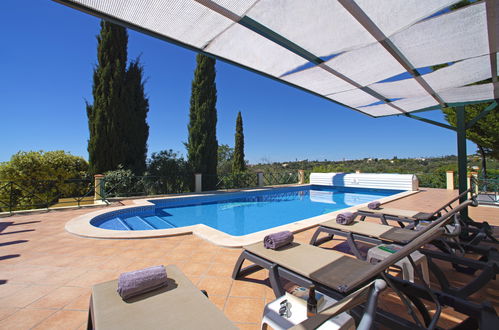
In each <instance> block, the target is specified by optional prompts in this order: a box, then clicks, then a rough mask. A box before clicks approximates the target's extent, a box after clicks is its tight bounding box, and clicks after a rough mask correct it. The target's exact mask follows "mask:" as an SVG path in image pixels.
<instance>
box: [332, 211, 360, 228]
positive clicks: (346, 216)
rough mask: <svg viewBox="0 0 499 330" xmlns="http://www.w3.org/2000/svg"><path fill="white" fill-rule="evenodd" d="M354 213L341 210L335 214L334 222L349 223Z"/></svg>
mask: <svg viewBox="0 0 499 330" xmlns="http://www.w3.org/2000/svg"><path fill="white" fill-rule="evenodd" d="M354 218H355V215H354V214H353V213H352V212H343V213H340V214H338V215H337V216H336V223H339V224H340V225H349V224H351V223H352V222H353V219H354Z"/></svg>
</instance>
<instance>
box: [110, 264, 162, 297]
mask: <svg viewBox="0 0 499 330" xmlns="http://www.w3.org/2000/svg"><path fill="white" fill-rule="evenodd" d="M166 279H167V277H166V269H165V266H163V265H161V266H154V267H149V268H144V269H141V270H136V271H133V272H128V273H122V274H121V275H120V278H119V279H118V293H119V295H120V296H121V298H123V300H125V299H128V298H131V297H134V296H137V295H139V294H142V293H145V292H149V291H152V290H155V289H158V288H160V287H162V286H165V285H166V283H167V282H166Z"/></svg>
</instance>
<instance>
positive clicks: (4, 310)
mask: <svg viewBox="0 0 499 330" xmlns="http://www.w3.org/2000/svg"><path fill="white" fill-rule="evenodd" d="M19 310H20V308H13V307H0V321H1V320H4V319H6V318H7V317H9V316H10V315H12V314H14V313H15V312H17V311H19Z"/></svg>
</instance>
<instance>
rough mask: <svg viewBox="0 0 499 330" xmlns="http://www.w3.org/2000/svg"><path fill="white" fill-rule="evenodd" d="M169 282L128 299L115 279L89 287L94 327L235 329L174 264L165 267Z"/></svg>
mask: <svg viewBox="0 0 499 330" xmlns="http://www.w3.org/2000/svg"><path fill="white" fill-rule="evenodd" d="M166 272H167V274H168V285H167V286H166V287H163V288H161V289H158V290H156V291H152V292H149V293H144V294H142V295H140V296H137V297H134V298H130V299H129V300H127V301H126V302H125V301H123V300H122V299H121V297H120V296H119V294H118V293H117V292H116V288H117V287H118V281H117V280H114V281H110V282H105V283H101V284H97V285H95V286H94V287H93V288H92V298H91V313H92V316H93V317H92V318H93V324H94V328H96V329H237V328H236V327H235V326H234V325H233V324H232V323H231V322H230V321H229V320H228V319H227V318H226V317H225V315H224V314H223V313H222V312H221V311H220V310H219V309H218V308H217V307H216V306H215V305H214V304H212V303H211V302H210V301H209V300H208V298H206V296H205V295H204V294H203V293H202V292H201V291H199V289H198V288H196V286H194V284H192V283H191V282H190V281H189V279H188V278H187V277H185V275H184V274H183V273H182V272H181V271H180V270H179V269H178V268H177V267H176V266H175V265H169V266H166Z"/></svg>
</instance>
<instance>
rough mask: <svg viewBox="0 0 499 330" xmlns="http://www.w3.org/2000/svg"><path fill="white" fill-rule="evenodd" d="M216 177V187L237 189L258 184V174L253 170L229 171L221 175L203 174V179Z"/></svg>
mask: <svg viewBox="0 0 499 330" xmlns="http://www.w3.org/2000/svg"><path fill="white" fill-rule="evenodd" d="M211 177H213V178H216V180H215V182H216V187H215V188H216V189H238V188H251V187H257V186H258V176H257V173H255V172H241V173H229V174H223V175H216V176H213V175H207V174H205V175H203V181H204V180H206V179H208V180H209V179H210V178H211Z"/></svg>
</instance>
